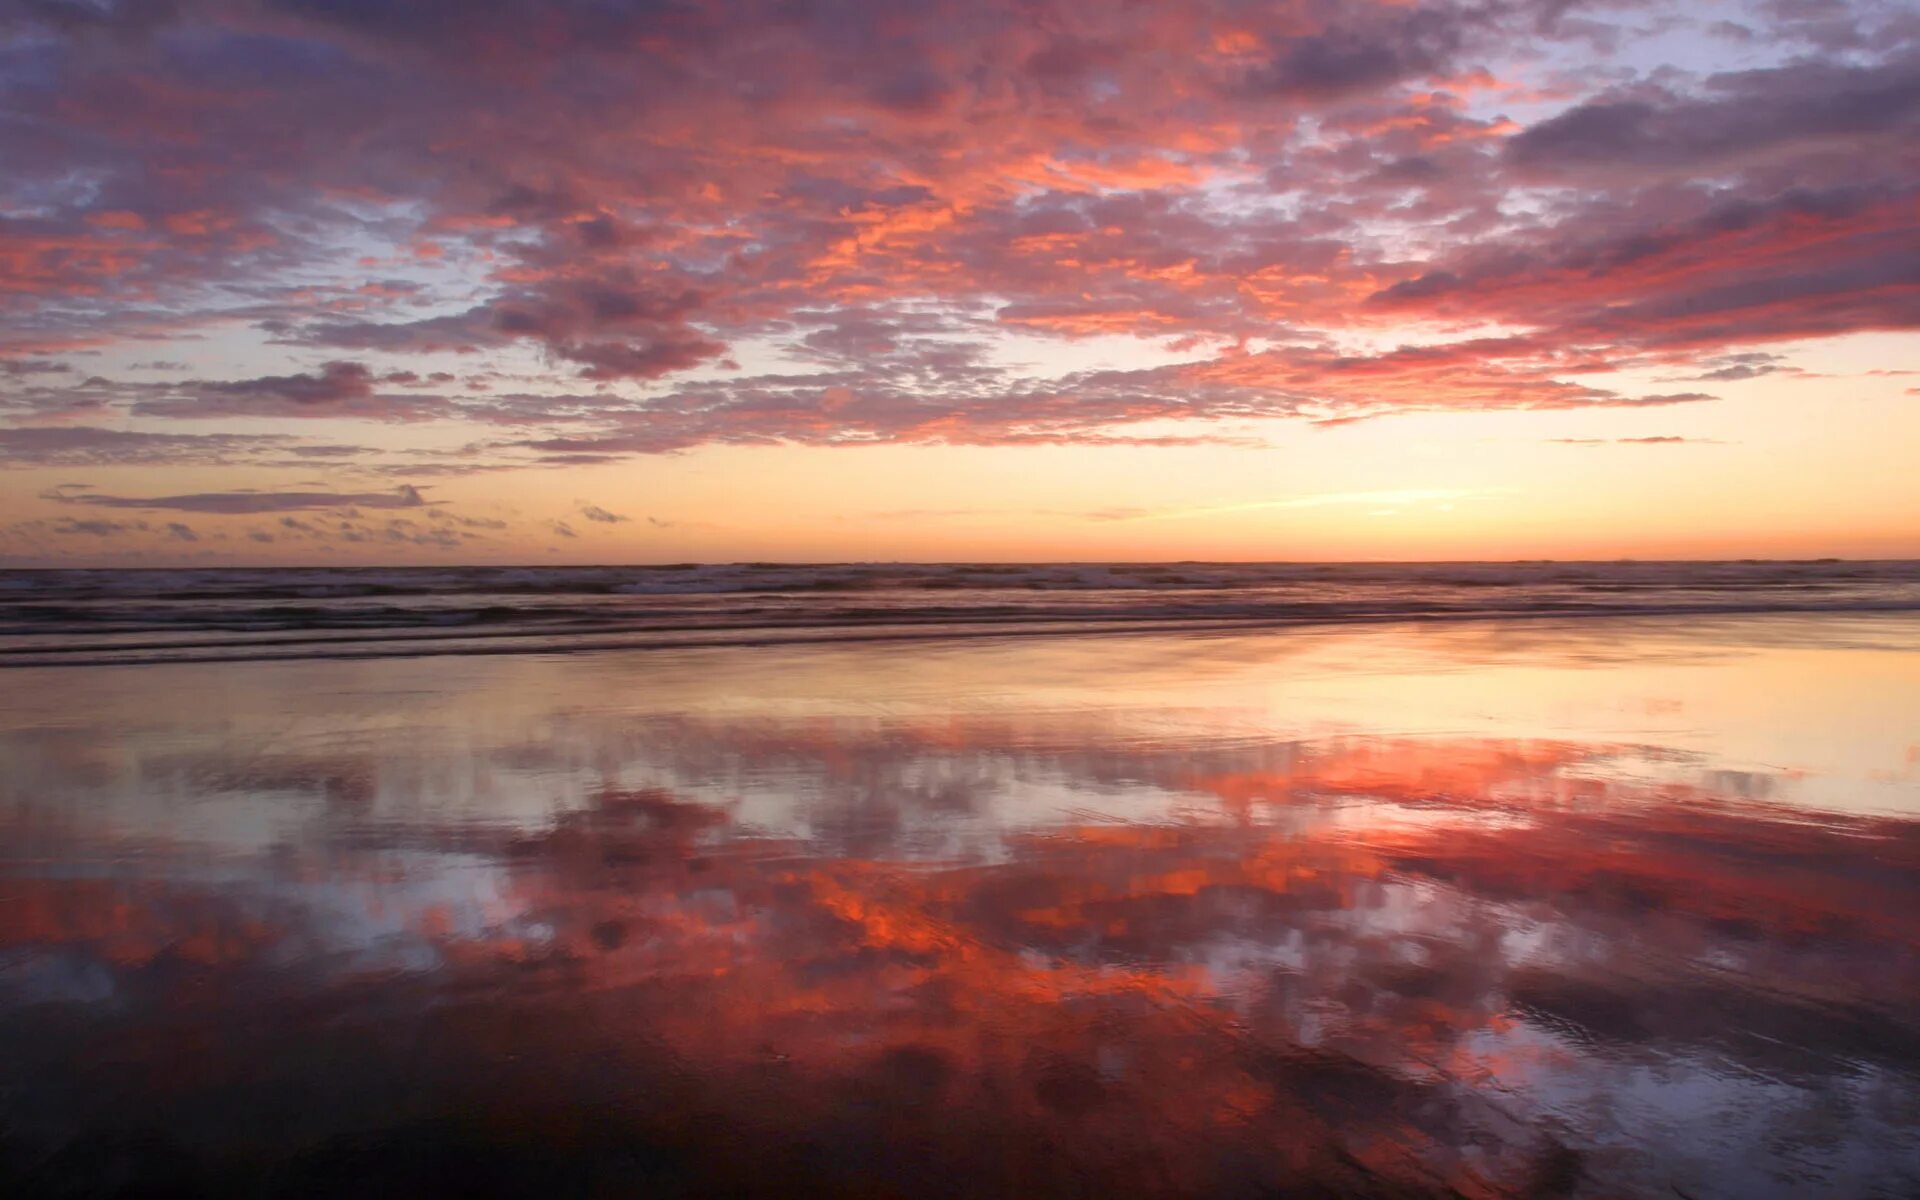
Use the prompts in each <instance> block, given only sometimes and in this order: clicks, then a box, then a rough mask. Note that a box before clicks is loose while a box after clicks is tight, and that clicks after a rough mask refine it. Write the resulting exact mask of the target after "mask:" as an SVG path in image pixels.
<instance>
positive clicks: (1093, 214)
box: [0, 0, 1920, 475]
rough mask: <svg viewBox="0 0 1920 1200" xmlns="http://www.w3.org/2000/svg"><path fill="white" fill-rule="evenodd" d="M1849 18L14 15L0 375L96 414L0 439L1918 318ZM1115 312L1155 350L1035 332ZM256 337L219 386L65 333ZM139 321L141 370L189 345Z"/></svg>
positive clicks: (747, 396) (804, 425)
mask: <svg viewBox="0 0 1920 1200" xmlns="http://www.w3.org/2000/svg"><path fill="white" fill-rule="evenodd" d="M1823 11H1824V13H1825V15H1822V12H1823ZM1836 11H1838V10H1836V9H1832V7H1831V6H1828V8H1827V9H1825V10H1821V8H1820V6H1803V5H1766V6H1761V8H1759V9H1757V10H1755V11H1754V12H1751V13H1742V14H1741V19H1740V24H1739V25H1738V26H1726V27H1722V28H1719V32H1718V35H1717V36H1718V37H1719V39H1720V40H1719V41H1717V42H1713V41H1706V42H1702V46H1703V47H1705V48H1704V49H1702V50H1701V52H1700V54H1699V55H1695V56H1692V57H1693V58H1695V59H1696V60H1697V61H1693V62H1686V63H1679V64H1666V65H1658V69H1651V67H1650V64H1654V65H1657V64H1659V63H1660V61H1661V58H1662V57H1670V55H1671V46H1670V44H1669V42H1668V40H1663V39H1666V35H1665V34H1663V33H1661V32H1660V31H1659V29H1656V28H1655V27H1654V26H1656V25H1658V24H1659V23H1658V22H1654V23H1651V24H1648V25H1647V27H1646V28H1641V27H1639V26H1638V25H1636V24H1635V23H1634V22H1631V21H1627V20H1624V19H1620V18H1616V17H1614V16H1611V15H1608V14H1607V13H1605V12H1603V11H1598V10H1591V11H1590V10H1589V9H1588V8H1587V7H1586V6H1568V5H1564V4H1558V3H1546V2H1544V0H1542V2H1537V3H1536V2H1531V0H1512V2H1509V0H1499V2H1495V3H1451V2H1447V0H1436V2H1434V3H1426V4H1420V5H1408V4H1404V3H1398V2H1390V0H1380V2H1377V3H1375V2H1368V0H1360V2H1356V3H1333V2H1331V0H1302V2H1301V3H1298V4H1288V5H1242V4H1234V3H1228V2H1226V0H1174V2H1173V3H1168V4H1164V5H1155V6H1128V5H1102V4H1081V5H1067V6H1062V7H1059V8H1055V7H1052V6H1048V5H1042V6H1041V7H1040V8H1038V9H1036V8H1035V7H1033V6H1032V5H1029V4H1026V3H1021V2H1016V0H982V2H980V3H973V4H964V5H963V4H950V3H944V2H942V3H935V4H932V5H926V6H911V7H910V8H909V9H907V10H902V9H901V8H900V7H899V6H897V5H888V4H883V3H881V2H880V0H849V2H848V3H847V4H844V5H840V6H837V7H835V8H833V10H832V12H831V13H829V12H828V11H827V10H825V9H820V8H818V7H816V6H807V5H799V6H795V5H792V4H788V3H784V2H782V0H693V2H690V3H686V4H674V5H654V4H586V3H580V4H574V3H566V4H557V5H554V4H534V3H532V2H531V0H500V2H498V3H489V4H485V5H477V6H476V5H453V4H446V3H439V2H432V3H410V4H399V5H373V4H347V5H336V4H323V3H318V2H307V0H271V2H267V3H261V4H232V3H228V2H226V0H176V2H174V3H170V4H167V5H124V4H123V5H98V6H71V5H34V6H30V7H29V8H27V9H23V10H22V15H19V16H17V17H15V18H13V24H11V25H9V26H8V28H9V29H10V30H12V31H13V32H12V33H11V34H10V35H9V36H13V37H16V38H20V39H25V40H23V41H20V42H19V43H18V44H19V45H22V46H31V47H32V48H33V53H32V60H33V63H34V66H33V68H32V71H31V86H26V85H22V86H21V87H18V88H16V89H14V91H13V92H11V93H10V99H9V103H10V105H11V106H12V110H13V115H14V117H15V119H13V120H11V121H9V122H8V123H6V124H5V125H4V126H0V158H4V160H5V161H6V162H7V163H8V177H7V180H6V181H5V183H4V184H3V185H0V200H3V201H4V205H5V206H4V208H0V211H4V212H6V213H7V214H8V215H7V216H6V217H5V218H4V219H3V220H0V330H4V332H0V363H5V364H9V365H7V366H5V367H4V368H3V369H4V378H5V379H6V381H7V387H6V388H5V389H0V411H4V412H6V413H8V414H9V415H10V416H12V415H15V414H17V415H18V419H19V420H21V421H23V422H28V423H31V424H34V425H39V426H50V425H51V424H52V423H53V422H59V423H60V424H61V425H63V426H65V427H68V428H79V427H82V426H84V427H87V428H90V429H93V430H96V431H97V432H95V433H94V434H89V435H81V436H79V437H78V439H77V440H75V441H73V442H72V443H71V444H67V445H64V446H63V445H62V444H61V443H60V442H59V441H58V439H57V438H56V437H54V436H53V435H52V434H51V433H46V434H39V435H37V436H39V437H40V438H41V439H42V441H41V444H40V445H38V446H35V445H32V444H30V441H31V439H23V438H13V439H12V443H13V444H12V445H9V444H8V442H7V441H6V440H5V437H6V436H7V435H13V434H27V433H31V432H33V431H32V430H29V429H18V430H5V431H0V454H5V455H9V457H8V458H7V459H6V461H8V462H10V463H11V462H20V463H25V464H29V465H33V464H43V463H44V464H59V463H76V464H91V463H94V462H100V463H112V462H122V463H154V464H159V463H165V462H213V461H232V460H235V459H237V458H239V457H243V456H245V455H248V454H253V453H254V452H256V451H258V452H260V453H264V452H265V448H264V445H263V444H262V443H254V444H253V446H252V447H248V446H246V445H245V444H243V443H240V442H234V441H229V442H227V443H225V444H224V446H223V445H222V444H220V443H217V442H214V441H201V442H197V443H188V442H184V441H176V442H165V441H157V440H152V439H155V438H164V437H168V436H187V435H169V434H166V433H164V432H161V431H162V430H164V428H165V427H166V424H167V423H169V422H180V421H198V422H207V421H223V422H224V421H236V422H237V421H266V422H281V421H291V420H295V419H316V420H337V421H351V422H355V423H359V424H365V425H392V424H409V425H413V426H416V427H422V429H421V430H420V432H421V433H422V437H421V439H420V440H421V441H423V442H424V441H425V440H427V438H426V434H428V433H431V434H432V435H433V436H439V435H440V434H443V433H444V434H447V435H448V437H447V443H449V444H451V443H452V439H453V438H454V437H455V436H460V435H459V434H458V433H457V432H456V431H459V430H464V441H465V443H466V444H469V445H471V446H473V447H475V449H474V450H473V452H472V453H469V454H466V455H465V456H464V457H457V458H456V457H454V456H453V455H452V454H451V452H450V451H447V450H445V449H444V446H443V447H440V448H437V449H436V452H437V453H441V454H442V455H443V457H441V458H439V459H437V460H434V461H432V462H428V461H427V459H428V453H427V452H425V451H422V452H419V453H413V452H409V453H407V454H406V455H405V456H404V459H405V461H400V462H391V461H373V460H372V458H371V457H370V456H369V455H367V454H364V453H346V452H343V453H340V454H337V455H335V456H334V457H336V458H338V459H340V460H341V462H342V465H353V466H357V467H361V468H363V469H364V470H366V471H368V472H374V473H381V472H386V473H392V472H396V471H397V472H405V471H409V470H413V469H415V467H414V466H413V464H415V463H419V464H420V465H419V466H418V468H417V469H418V471H419V473H421V474H422V475H425V474H428V473H429V472H431V473H438V474H450V473H466V472H475V471H485V470H495V469H502V468H506V467H513V466H521V465H529V464H543V465H571V464H587V463H604V462H609V461H614V460H617V459H618V458H621V457H623V456H628V455H634V454H648V453H667V452H676V451H682V450H689V449H693V448H696V447H700V446H707V445H757V444H769V443H796V444H804V445H823V446H824V445H863V444H873V443H879V442H897V443H916V444H918V443H943V444H969V445H999V444H1007V445H1029V444H1058V443H1066V442H1073V443H1079V444H1086V445H1094V446H1101V445H1137V444H1146V443H1160V444H1195V443H1200V442H1221V441H1229V442H1231V441H1245V440H1249V439H1252V440H1257V439H1258V437H1259V436H1260V435H1259V432H1258V430H1257V429H1254V428H1252V426H1251V424H1250V423H1253V422H1264V421H1280V420H1300V421H1312V422H1318V423H1321V424H1337V423H1341V422H1346V421H1351V420H1357V419H1368V418H1373V417H1379V416H1387V415H1391V414H1394V413H1402V412H1435V411H1476V412H1483V411H1498V410H1529V409H1541V408H1567V407H1582V406H1587V405H1607V406H1622V407H1630V406H1635V405H1651V404H1661V403H1678V402H1682V401H1683V400H1687V399H1693V398H1698V396H1697V394H1695V393H1673V394H1666V395H1662V394H1656V395H1651V396H1634V395H1632V394H1630V392H1631V389H1630V388H1627V387H1624V386H1621V387H1613V386H1607V385H1606V384H1605V382H1604V381H1605V379H1606V378H1607V377H1608V376H1609V375H1615V376H1620V375H1624V374H1625V373H1626V372H1629V371H1633V372H1643V373H1647V372H1650V373H1651V374H1650V375H1649V374H1639V375H1635V376H1633V377H1635V378H1645V377H1655V378H1670V379H1685V380H1690V381H1696V382H1701V383H1721V382H1739V381H1742V380H1748V379H1753V378H1758V377H1759V376H1761V375H1768V374H1777V373H1780V372H1784V371H1785V370H1787V369H1788V367H1789V364H1786V363H1784V362H1775V361H1772V360H1771V359H1767V360H1759V359H1754V360H1745V359H1743V358H1742V356H1749V355H1767V354H1769V353H1770V352H1769V351H1768V350H1767V349H1765V348H1766V347H1769V346H1774V345H1777V344H1779V343H1785V342H1789V341H1795V340H1801V339H1813V338H1824V337H1832V336H1836V335H1841V334H1848V333H1858V332H1862V331H1873V330H1888V331H1911V330H1914V329H1920V293H1916V291H1915V289H1914V288H1913V287H1912V280H1913V278H1914V277H1915V273H1916V272H1917V271H1920V249H1916V247H1920V236H1916V235H1917V234H1920V218H1917V217H1916V215H1915V214H1916V211H1920V210H1917V209H1916V200H1920V167H1916V165H1915V162H1914V160H1913V157H1912V155H1911V154H1910V153H1908V152H1907V151H1908V148H1909V147H1910V146H1911V145H1912V143H1913V138H1914V137H1915V136H1916V130H1920V124H1917V123H1920V86H1916V84H1915V80H1916V79H1920V70H1917V69H1916V67H1917V64H1920V32H1916V30H1915V27H1914V23H1913V21H1912V20H1911V17H1910V14H1907V13H1904V12H1902V11H1901V6H1898V5H1881V4H1874V3H1862V4H1859V5H1852V6H1847V9H1846V12H1845V14H1844V18H1845V19H1844V20H1842V19H1840V18H1839V17H1837V16H1835V15H1834V13H1835V12H1836ZM1660 28H1664V26H1661V27H1660ZM1734 29H1737V30H1738V32H1737V34H1736V33H1734V32H1732V30H1734ZM1730 38H1737V39H1738V40H1737V42H1735V41H1729V40H1728V39H1730ZM1736 46H1737V47H1740V48H1739V49H1738V53H1739V54H1740V55H1741V56H1743V57H1742V58H1741V59H1740V60H1739V61H1742V62H1752V63H1755V64H1758V65H1755V66H1752V67H1746V68H1743V69H1738V70H1714V69H1713V68H1712V65H1711V64H1712V63H1713V61H1714V56H1715V55H1716V54H1721V53H1726V54H1731V53H1734V52H1735V51H1734V49H1733V48H1734V47H1736ZM1569 61H1578V62H1580V63H1581V64H1582V65H1583V67H1587V68H1590V69H1589V70H1586V71H1585V72H1584V73H1583V74H1582V75H1581V76H1579V77H1575V76H1573V75H1569V74H1556V71H1557V69H1558V67H1557V65H1556V64H1562V63H1565V62H1569ZM1722 61H1725V62H1732V61H1734V60H1733V59H1731V58H1729V59H1725V60H1722ZM1703 64H1704V65H1703ZM23 69H24V68H23ZM1410 330H1417V331H1418V334H1417V339H1418V340H1419V341H1420V343H1421V344H1419V345H1398V343H1400V342H1403V341H1407V340H1409V339H1410V338H1414V337H1415V334H1414V333H1411V332H1409V331H1410ZM1488 330H1497V331H1499V332H1498V334H1497V335H1490V334H1489V333H1488V332H1487V331H1488ZM1116 334H1117V335H1130V336H1133V337H1136V338H1140V339H1143V344H1142V348H1141V350H1140V353H1139V354H1137V355H1134V356H1131V357H1129V356H1127V355H1124V354H1122V355H1114V356H1111V358H1110V359H1109V361H1107V362H1105V363H1104V364H1103V365H1102V366H1101V368H1100V369H1089V368H1087V367H1086V366H1085V365H1084V364H1085V359H1084V358H1081V357H1078V356H1075V357H1073V358H1072V361H1073V362H1075V363H1076V364H1077V365H1076V366H1075V367H1074V368H1073V369H1071V370H1062V369H1049V370H1042V369H1035V368H1026V367H1020V366H1017V365H1015V364H1016V363H1018V362H1023V361H1028V360H1030V359H1037V360H1042V361H1044V360H1046V359H1048V358H1049V357H1051V356H1049V355H1046V354H1034V353H1032V352H1031V347H1032V346H1033V344H1034V343H1035V342H1036V341H1038V342H1043V343H1051V344H1052V345H1053V346H1056V347H1065V346H1073V345H1075V344H1076V343H1078V344H1082V345H1084V344H1086V343H1085V342H1084V339H1089V338H1095V337H1104V336H1108V335H1116ZM239 336H254V337H264V338H265V339H266V340H267V345H266V346H265V347H264V349H262V348H260V347H257V346H256V347H252V348H251V349H250V352H249V355H248V358H247V361H249V362H256V363H259V364H261V365H257V366H250V367H248V368H245V369H236V370H235V371H233V374H234V375H235V376H239V377H235V378H195V379H183V380H174V381H161V382H155V381H152V380H150V379H149V380H141V379H135V380H127V379H122V378H117V377H113V376H115V375H116V373H115V372H114V371H112V370H109V369H105V368H103V374H102V375H94V376H87V377H81V376H80V372H77V371H67V370H60V369H59V368H61V367H62V366H64V365H66V363H67V361H68V360H69V359H70V358H73V356H76V355H81V354H86V353H90V352H97V351H101V350H103V349H106V348H112V349H114V350H116V351H117V352H118V351H124V350H126V349H127V348H128V347H133V346H146V345H148V344H149V343H158V344H164V345H173V344H176V343H177V344H180V345H186V344H188V343H189V342H191V341H193V340H195V339H198V340H200V341H201V342H202V343H203V345H204V346H205V347H206V349H207V350H208V351H209V353H206V354H202V353H200V352H198V351H196V352H194V353H193V354H191V355H188V357H190V358H191V359H192V360H193V361H194V362H195V363H196V364H199V363H202V362H205V361H211V360H213V352H215V351H218V350H220V349H221V348H222V347H224V346H225V345H227V344H228V343H229V342H230V341H232V340H234V339H235V338H236V337H239ZM1148 341H1150V342H1151V343H1152V345H1151V346H1148V345H1147V342H1148ZM1166 347H1180V349H1179V350H1178V351H1173V352H1169V353H1177V354H1178V355H1179V356H1180V358H1181V359H1182V361H1181V362H1180V363H1178V364H1176V365H1174V366H1170V367H1144V366H1141V365H1140V364H1141V363H1142V362H1164V361H1166V359H1167V357H1168V356H1169V354H1167V353H1159V352H1158V351H1159V350H1161V349H1164V348H1166ZM1150 351H1151V356H1150V357H1149V354H1150ZM152 353H153V351H152V350H151V349H143V350H141V351H140V356H139V357H138V358H137V359H135V358H133V357H131V356H130V355H129V356H127V357H121V358H119V359H117V361H121V362H134V363H135V364H136V365H135V366H134V367H130V368H127V370H128V371H129V372H139V371H148V370H154V369H162V368H164V369H168V370H175V369H177V370H179V371H182V372H184V371H185V370H186V368H185V367H184V366H182V365H181V363H180V362H178V361H156V360H154V359H153V358H152V357H151V355H152ZM181 353H182V354H184V353H185V352H184V351H182V352H181ZM262 355H264V357H262ZM455 356H458V359H459V361H460V362H464V363H466V364H468V365H465V366H459V367H458V369H457V370H453V369H449V368H453V367H455V366H456V362H455ZM75 361H78V360H77V359H75ZM101 361H103V362H107V361H116V360H115V359H112V358H103V359H102V360H101ZM1063 361H1065V360H1064V359H1063ZM195 369H196V370H206V368H204V367H199V366H197V365H196V368H195ZM256 372H257V373H256ZM456 375H458V376H459V378H456V377H455V376H456ZM1596 380H1598V381H1601V382H1595V381H1596ZM496 393H499V394H496ZM443 425H444V426H445V428H442V426H443ZM122 426H128V427H129V428H126V429H122V428H121V427H122ZM499 426H512V427H513V428H514V435H513V436H511V437H503V436H500V435H499V434H498V433H497V429H498V427H499ZM242 428H246V427H244V426H243V427H242ZM109 431H112V432H114V433H119V434H120V435H121V439H122V440H119V441H118V442H113V443H109V440H108V439H106V438H105V437H104V435H105V434H106V433H107V432H109ZM205 436H208V437H213V436H224V437H229V438H233V437H238V436H240V435H238V434H222V435H205ZM382 436H383V437H390V438H392V439H393V440H391V441H387V442H385V443H382V441H381V438H380V437H372V438H366V439H362V438H358V437H355V438H352V439H346V438H342V440H341V444H342V445H343V446H345V445H346V444H347V443H348V442H349V441H351V442H354V443H359V442H361V441H371V442H373V443H374V444H376V445H379V444H388V445H400V444H403V443H401V442H400V441H399V440H398V439H399V437H400V436H401V435H398V434H393V433H388V434H383V435H382ZM405 436H406V437H407V438H408V441H407V442H406V443H404V444H406V445H413V444H414V435H413V434H412V433H409V434H407V435H405ZM89 438H90V439H91V441H88V439H89ZM130 439H145V440H142V441H136V440H130ZM287 450H288V452H289V456H291V455H300V456H312V457H316V458H319V457H325V456H324V455H323V454H322V453H321V452H320V451H319V450H318V449H314V448H295V447H288V448H287ZM256 460H257V457H256Z"/></svg>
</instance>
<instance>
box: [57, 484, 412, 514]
mask: <svg viewBox="0 0 1920 1200" xmlns="http://www.w3.org/2000/svg"><path fill="white" fill-rule="evenodd" d="M48 498H49V499H53V500H58V501H59V502H61V503H62V504H82V505H87V506H89V507H92V508H138V509H152V510H162V509H164V510H171V511H174V512H197V513H210V514H222V515H240V514H259V513H275V512H297V511H302V510H306V509H335V508H349V507H357V508H423V507H426V506H427V505H428V504H429V503H430V501H428V500H427V499H426V497H425V496H423V495H422V494H421V493H420V489H418V488H416V487H413V486H412V485H410V484H402V485H401V486H399V487H397V488H395V489H394V490H392V491H390V492H199V493H195V494H192V495H185V496H114V495H108V494H105V493H101V492H66V491H59V492H54V493H49V494H48Z"/></svg>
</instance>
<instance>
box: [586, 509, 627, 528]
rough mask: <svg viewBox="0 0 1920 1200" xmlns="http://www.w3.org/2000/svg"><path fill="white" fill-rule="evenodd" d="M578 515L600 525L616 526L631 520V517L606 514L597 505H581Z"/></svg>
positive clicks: (606, 512) (605, 511)
mask: <svg viewBox="0 0 1920 1200" xmlns="http://www.w3.org/2000/svg"><path fill="white" fill-rule="evenodd" d="M580 515H581V516H583V517H585V518H586V519H587V520H589V521H597V522H599V523H600V524H602V525H617V524H619V523H620V522H622V521H631V520H632V519H633V518H632V517H623V516H621V515H620V514H619V513H611V512H608V511H607V510H606V509H604V508H601V507H600V506H599V505H597V504H583V505H581V506H580Z"/></svg>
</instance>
